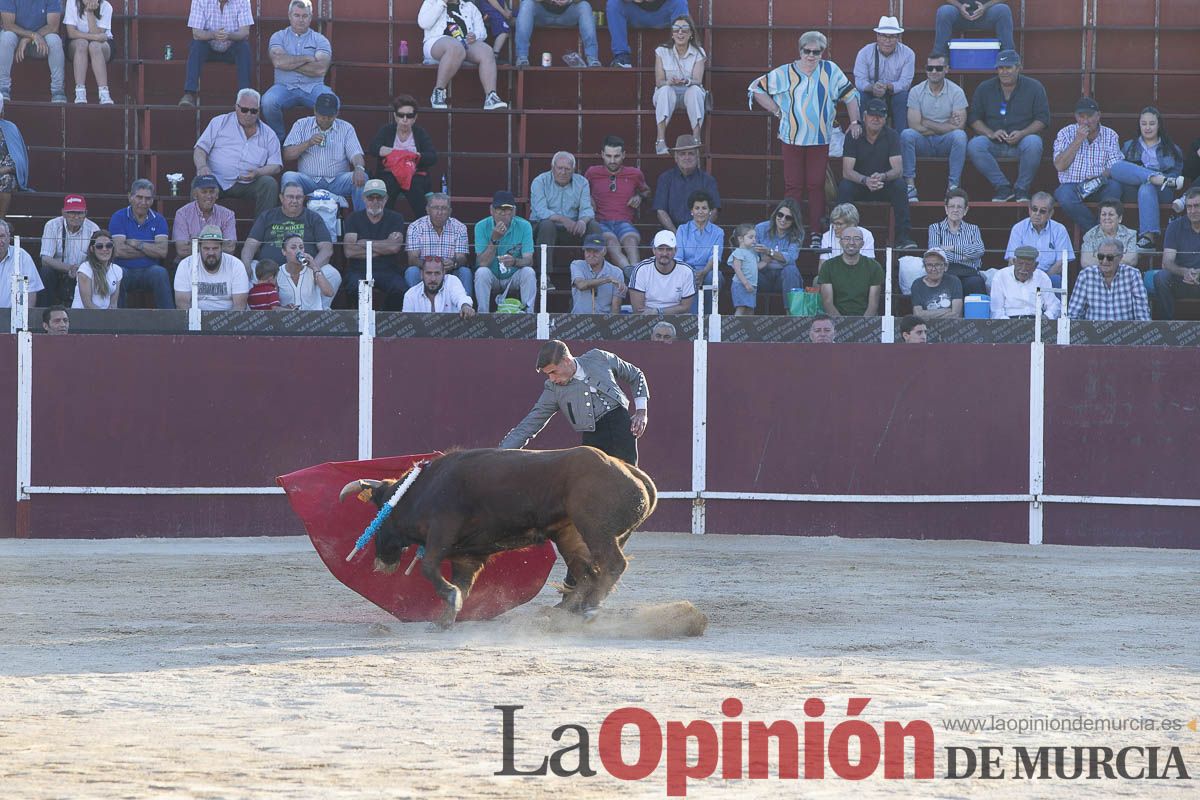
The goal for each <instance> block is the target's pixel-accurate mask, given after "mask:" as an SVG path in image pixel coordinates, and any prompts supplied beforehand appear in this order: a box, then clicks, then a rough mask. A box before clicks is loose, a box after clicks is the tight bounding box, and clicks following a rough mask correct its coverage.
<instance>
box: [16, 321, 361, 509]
mask: <svg viewBox="0 0 1200 800" xmlns="http://www.w3.org/2000/svg"><path fill="white" fill-rule="evenodd" d="M33 357H34V369H35V373H36V375H37V380H36V385H35V386H34V392H33V404H34V414H33V427H34V430H35V434H34V435H35V437H36V446H35V449H34V454H33V482H34V483H35V484H53V485H66V486H87V485H91V484H106V485H109V486H197V485H199V486H271V485H273V482H274V478H275V476H276V475H280V474H283V473H284V472H287V471H289V470H294V469H297V468H298V467H301V466H305V465H307V464H309V463H312V462H313V461H334V460H343V459H348V458H353V457H354V456H355V453H356V449H357V441H358V437H357V401H356V399H355V397H354V395H353V393H349V394H348V393H347V392H346V391H345V390H344V389H343V387H346V386H350V387H353V386H356V385H357V379H356V377H355V375H356V374H357V366H358V356H357V343H356V342H355V340H354V339H332V338H329V339H322V338H313V339H305V340H296V339H290V338H275V337H263V338H255V339H243V338H241V337H228V338H226V337H219V336H205V337H198V336H196V337H188V336H70V337H66V338H59V337H49V336H39V337H35V340H34V349H33Z"/></svg>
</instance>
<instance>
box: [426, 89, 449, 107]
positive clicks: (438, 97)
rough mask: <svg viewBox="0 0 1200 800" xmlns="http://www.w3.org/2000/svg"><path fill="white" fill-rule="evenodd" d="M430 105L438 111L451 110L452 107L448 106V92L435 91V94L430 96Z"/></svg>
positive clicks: (442, 90) (443, 90)
mask: <svg viewBox="0 0 1200 800" xmlns="http://www.w3.org/2000/svg"><path fill="white" fill-rule="evenodd" d="M429 105H430V106H431V107H433V108H438V109H446V108H449V107H450V106H448V105H447V104H446V90H445V89H434V90H433V94H431V95H430V96H429Z"/></svg>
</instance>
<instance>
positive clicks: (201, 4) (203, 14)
mask: <svg viewBox="0 0 1200 800" xmlns="http://www.w3.org/2000/svg"><path fill="white" fill-rule="evenodd" d="M253 24H254V15H253V14H252V13H251V12H250V0H192V8H191V11H190V13H189V14H188V27H189V28H191V29H192V41H191V42H190V43H189V44H188V62H187V74H186V76H185V77H184V80H183V97H181V98H180V100H179V105H181V106H194V105H196V103H197V102H198V97H197V95H198V94H199V93H200V70H201V69H202V68H203V67H204V65H205V63H207V62H209V61H220V62H222V63H224V64H234V65H235V67H236V69H237V81H238V88H239V89H250V88H252V87H253V81H252V79H251V77H250V76H251V74H252V73H253V72H254V56H253V54H252V53H251V51H250V26H251V25H253Z"/></svg>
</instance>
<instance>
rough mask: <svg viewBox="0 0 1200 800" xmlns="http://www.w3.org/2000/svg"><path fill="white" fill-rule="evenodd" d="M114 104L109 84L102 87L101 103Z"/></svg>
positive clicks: (103, 104)
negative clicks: (109, 91)
mask: <svg viewBox="0 0 1200 800" xmlns="http://www.w3.org/2000/svg"><path fill="white" fill-rule="evenodd" d="M112 104H113V99H112V95H110V94H109V93H108V87H107V86H101V87H100V105H102V106H111V105H112Z"/></svg>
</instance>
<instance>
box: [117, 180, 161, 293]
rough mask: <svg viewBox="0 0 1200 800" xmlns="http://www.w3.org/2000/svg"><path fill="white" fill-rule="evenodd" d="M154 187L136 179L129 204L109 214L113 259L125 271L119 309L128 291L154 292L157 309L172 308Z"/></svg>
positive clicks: (131, 187)
mask: <svg viewBox="0 0 1200 800" xmlns="http://www.w3.org/2000/svg"><path fill="white" fill-rule="evenodd" d="M153 205H154V184H153V183H151V182H150V181H148V180H146V179H145V178H138V179H137V180H136V181H134V182H133V185H132V186H130V187H129V205H128V206H126V207H125V208H122V209H121V210H120V211H118V212H117V213H115V214H113V215H112V219H111V220H110V221H109V223H108V230H109V232H110V233H112V238H113V244H114V245H116V252H115V253H114V254H113V258H115V259H116V261H117V263H118V264H120V265H121V269H123V270H124V271H125V276H124V277H123V278H122V279H121V297H120V304H121V308H125V307H126V305H125V297H126V293H127V292H131V291H133V292H154V305H155V307H156V308H174V307H175V295H174V293H173V291H172V289H171V281H170V279H169V277H168V276H167V270H166V268H164V267H163V265H162V264H161V263H160V261H161V259H164V258H166V257H167V220H166V218H165V217H164V216H163V215H162V214H159V213H158V212H157V211H155V210H154V209H153V208H151V206H153Z"/></svg>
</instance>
